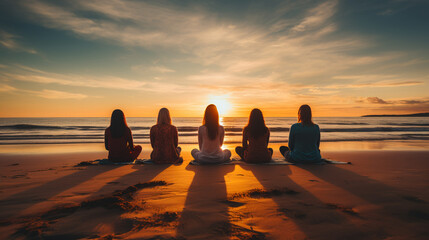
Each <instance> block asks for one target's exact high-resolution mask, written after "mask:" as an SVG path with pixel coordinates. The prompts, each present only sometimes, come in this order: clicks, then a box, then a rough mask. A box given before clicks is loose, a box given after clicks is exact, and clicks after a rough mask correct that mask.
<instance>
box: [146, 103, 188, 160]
mask: <svg viewBox="0 0 429 240" xmlns="http://www.w3.org/2000/svg"><path fill="white" fill-rule="evenodd" d="M150 144H151V145H152V148H153V151H152V153H151V154H150V158H151V159H152V161H153V162H154V163H177V162H180V161H183V160H182V158H181V157H180V151H181V150H182V149H181V148H180V147H178V134H177V128H176V127H175V126H173V125H172V124H171V117H170V112H169V111H168V109H167V108H161V109H160V110H159V113H158V120H157V123H156V125H154V126H152V127H151V128H150Z"/></svg>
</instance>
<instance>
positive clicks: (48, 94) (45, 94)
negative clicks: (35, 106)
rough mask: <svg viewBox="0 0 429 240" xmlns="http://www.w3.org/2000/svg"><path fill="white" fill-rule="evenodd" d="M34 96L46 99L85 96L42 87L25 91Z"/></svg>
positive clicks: (79, 97)
mask: <svg viewBox="0 0 429 240" xmlns="http://www.w3.org/2000/svg"><path fill="white" fill-rule="evenodd" d="M26 92H28V93H31V94H33V95H35V96H38V97H42V98H47V99H83V98H86V97H87V96H86V95H84V94H80V93H69V92H63V91H57V90H48V89H43V90H42V91H26Z"/></svg>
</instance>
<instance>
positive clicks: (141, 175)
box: [88, 164, 171, 199]
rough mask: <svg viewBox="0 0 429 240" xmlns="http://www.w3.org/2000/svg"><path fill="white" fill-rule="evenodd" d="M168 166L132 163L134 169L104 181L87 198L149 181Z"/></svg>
mask: <svg viewBox="0 0 429 240" xmlns="http://www.w3.org/2000/svg"><path fill="white" fill-rule="evenodd" d="M170 166H171V165H169V164H159V165H134V166H133V167H132V169H135V171H132V172H130V173H127V174H125V175H123V176H121V177H119V178H117V179H115V180H113V181H112V182H108V183H106V184H105V185H104V186H103V187H101V188H100V189H99V190H98V191H97V192H94V193H93V194H91V195H90V196H89V197H88V199H89V198H92V197H96V196H99V195H103V194H105V193H108V194H111V193H112V192H113V191H115V190H118V189H124V188H127V187H129V186H131V185H134V184H137V183H144V182H148V181H151V180H152V179H154V178H155V177H156V176H158V175H159V174H160V173H161V172H163V171H164V170H165V169H167V168H168V167H170Z"/></svg>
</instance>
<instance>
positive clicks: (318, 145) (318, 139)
mask: <svg viewBox="0 0 429 240" xmlns="http://www.w3.org/2000/svg"><path fill="white" fill-rule="evenodd" d="M316 126H317V148H320V128H319V126H318V125H316Z"/></svg>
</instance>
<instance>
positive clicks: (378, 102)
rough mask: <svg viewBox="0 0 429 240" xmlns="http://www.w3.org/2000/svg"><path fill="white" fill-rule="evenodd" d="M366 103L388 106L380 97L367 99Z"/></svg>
mask: <svg viewBox="0 0 429 240" xmlns="http://www.w3.org/2000/svg"><path fill="white" fill-rule="evenodd" d="M366 101H367V102H369V103H376V104H388V103H387V102H386V101H384V100H383V99H381V98H378V97H368V98H366Z"/></svg>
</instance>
